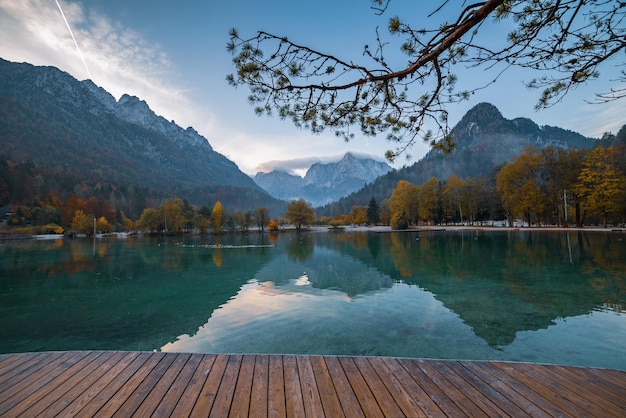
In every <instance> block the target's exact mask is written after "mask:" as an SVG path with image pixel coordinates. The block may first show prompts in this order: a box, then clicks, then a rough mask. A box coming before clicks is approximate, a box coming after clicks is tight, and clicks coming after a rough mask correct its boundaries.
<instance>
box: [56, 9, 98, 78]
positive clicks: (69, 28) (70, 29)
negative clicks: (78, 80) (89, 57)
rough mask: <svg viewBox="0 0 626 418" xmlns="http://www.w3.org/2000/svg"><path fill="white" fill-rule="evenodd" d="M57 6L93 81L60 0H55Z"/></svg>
mask: <svg viewBox="0 0 626 418" xmlns="http://www.w3.org/2000/svg"><path fill="white" fill-rule="evenodd" d="M54 1H55V2H56V4H57V7H58V8H59V11H60V12H61V16H62V17H63V21H64V22H65V26H67V30H68V31H69V32H70V36H71V37H72V40H73V41H74V45H76V50H77V51H78V55H79V56H80V59H81V61H83V65H84V66H85V70H87V74H88V75H89V79H91V80H93V77H92V76H91V72H90V71H89V67H87V62H86V61H85V57H83V53H82V52H81V50H80V48H79V47H78V42H76V38H75V37H74V33H73V32H72V28H71V27H70V24H69V23H68V21H67V19H66V18H65V13H63V9H61V5H60V4H59V0H54Z"/></svg>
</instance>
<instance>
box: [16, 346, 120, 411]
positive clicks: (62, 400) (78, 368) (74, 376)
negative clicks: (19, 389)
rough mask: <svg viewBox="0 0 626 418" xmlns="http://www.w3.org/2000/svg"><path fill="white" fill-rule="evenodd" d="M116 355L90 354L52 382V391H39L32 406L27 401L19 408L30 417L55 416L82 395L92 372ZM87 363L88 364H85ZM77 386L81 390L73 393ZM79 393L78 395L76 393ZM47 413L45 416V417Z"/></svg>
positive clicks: (33, 398)
mask: <svg viewBox="0 0 626 418" xmlns="http://www.w3.org/2000/svg"><path fill="white" fill-rule="evenodd" d="M113 355H114V353H112V352H103V353H98V352H95V353H90V354H89V355H88V356H86V357H85V358H84V359H83V361H84V363H83V364H81V363H80V362H79V363H76V364H75V365H74V366H73V367H72V368H70V369H68V370H66V371H65V373H63V374H61V375H60V376H59V377H57V378H56V379H54V380H53V381H51V382H50V383H49V384H48V385H47V386H49V389H50V391H49V392H48V393H47V394H46V393H45V391H39V393H38V395H39V396H37V397H32V396H31V397H32V399H31V397H29V398H28V399H31V402H30V403H31V404H30V405H29V403H28V402H27V401H28V399H25V400H24V401H23V402H22V403H20V405H19V407H23V410H24V412H21V413H24V414H26V415H28V416H33V417H35V416H36V417H43V416H55V415H56V414H57V413H58V412H59V411H60V410H62V409H64V408H65V407H66V406H67V405H68V404H69V403H70V402H71V401H72V400H74V399H75V398H76V397H77V396H78V394H80V393H82V390H81V386H80V384H81V383H84V382H86V381H88V378H89V376H90V375H91V374H92V372H95V371H97V370H98V369H99V368H100V366H101V365H103V364H104V363H106V362H107V361H108V360H109V359H110V358H111V357H113ZM85 363H87V364H85ZM76 386H79V388H78V389H77V390H76V391H74V392H72V389H74V388H75V387H76ZM76 392H78V393H76ZM13 412H15V413H16V414H17V408H15V409H13V411H12V413H13ZM44 412H45V415H44Z"/></svg>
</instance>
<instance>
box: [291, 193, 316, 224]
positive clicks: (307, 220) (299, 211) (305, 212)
mask: <svg viewBox="0 0 626 418" xmlns="http://www.w3.org/2000/svg"><path fill="white" fill-rule="evenodd" d="M285 218H286V219H287V220H288V222H289V223H291V224H292V225H294V226H295V227H296V229H301V228H302V226H303V225H310V224H311V223H312V222H313V221H314V220H315V212H314V211H313V208H312V207H311V205H310V204H309V203H308V202H306V201H305V200H304V199H298V200H292V201H291V202H289V204H288V205H287V212H286V213H285Z"/></svg>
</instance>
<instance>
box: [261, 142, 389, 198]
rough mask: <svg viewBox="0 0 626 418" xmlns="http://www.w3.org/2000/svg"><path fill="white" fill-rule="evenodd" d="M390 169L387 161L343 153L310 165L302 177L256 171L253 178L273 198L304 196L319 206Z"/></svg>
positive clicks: (344, 194) (342, 195)
mask: <svg viewBox="0 0 626 418" xmlns="http://www.w3.org/2000/svg"><path fill="white" fill-rule="evenodd" d="M391 170H393V169H392V168H391V167H390V166H389V165H388V164H387V163H384V162H380V161H376V160H374V159H372V158H369V157H362V156H358V155H355V154H353V153H346V154H345V155H344V156H343V157H342V158H341V159H340V160H339V161H336V162H332V163H322V162H317V163H314V164H312V165H311V167H309V169H308V170H307V173H306V175H305V176H304V179H303V178H301V177H299V176H294V175H291V174H287V173H285V172H281V171H272V172H270V173H257V174H256V176H255V178H254V181H255V182H256V183H257V184H258V185H259V186H261V187H262V188H263V189H265V190H266V191H267V192H268V193H269V194H270V195H271V196H273V197H276V198H279V199H284V200H291V199H296V198H303V199H305V200H306V201H308V202H310V203H311V204H312V205H313V206H321V205H324V204H326V203H329V202H332V201H335V200H337V199H340V198H341V197H344V196H347V195H349V194H350V193H353V192H355V191H357V190H359V189H360V188H361V187H363V186H364V185H365V184H366V183H370V182H372V181H374V180H375V179H376V178H378V177H380V176H382V175H384V174H386V173H388V172H389V171H391Z"/></svg>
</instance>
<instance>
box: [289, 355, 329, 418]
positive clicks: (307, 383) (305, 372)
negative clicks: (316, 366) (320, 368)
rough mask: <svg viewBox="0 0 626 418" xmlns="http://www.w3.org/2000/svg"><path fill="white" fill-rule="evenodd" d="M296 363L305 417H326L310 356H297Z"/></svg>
mask: <svg viewBox="0 0 626 418" xmlns="http://www.w3.org/2000/svg"><path fill="white" fill-rule="evenodd" d="M296 362H297V364H298V373H299V374H300V386H301V387H302V399H303V401H304V413H305V415H306V416H309V417H321V416H324V407H323V406H322V400H321V399H320V394H319V390H318V388H317V382H316V381H315V374H314V373H313V366H311V360H310V359H309V356H297V357H296Z"/></svg>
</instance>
